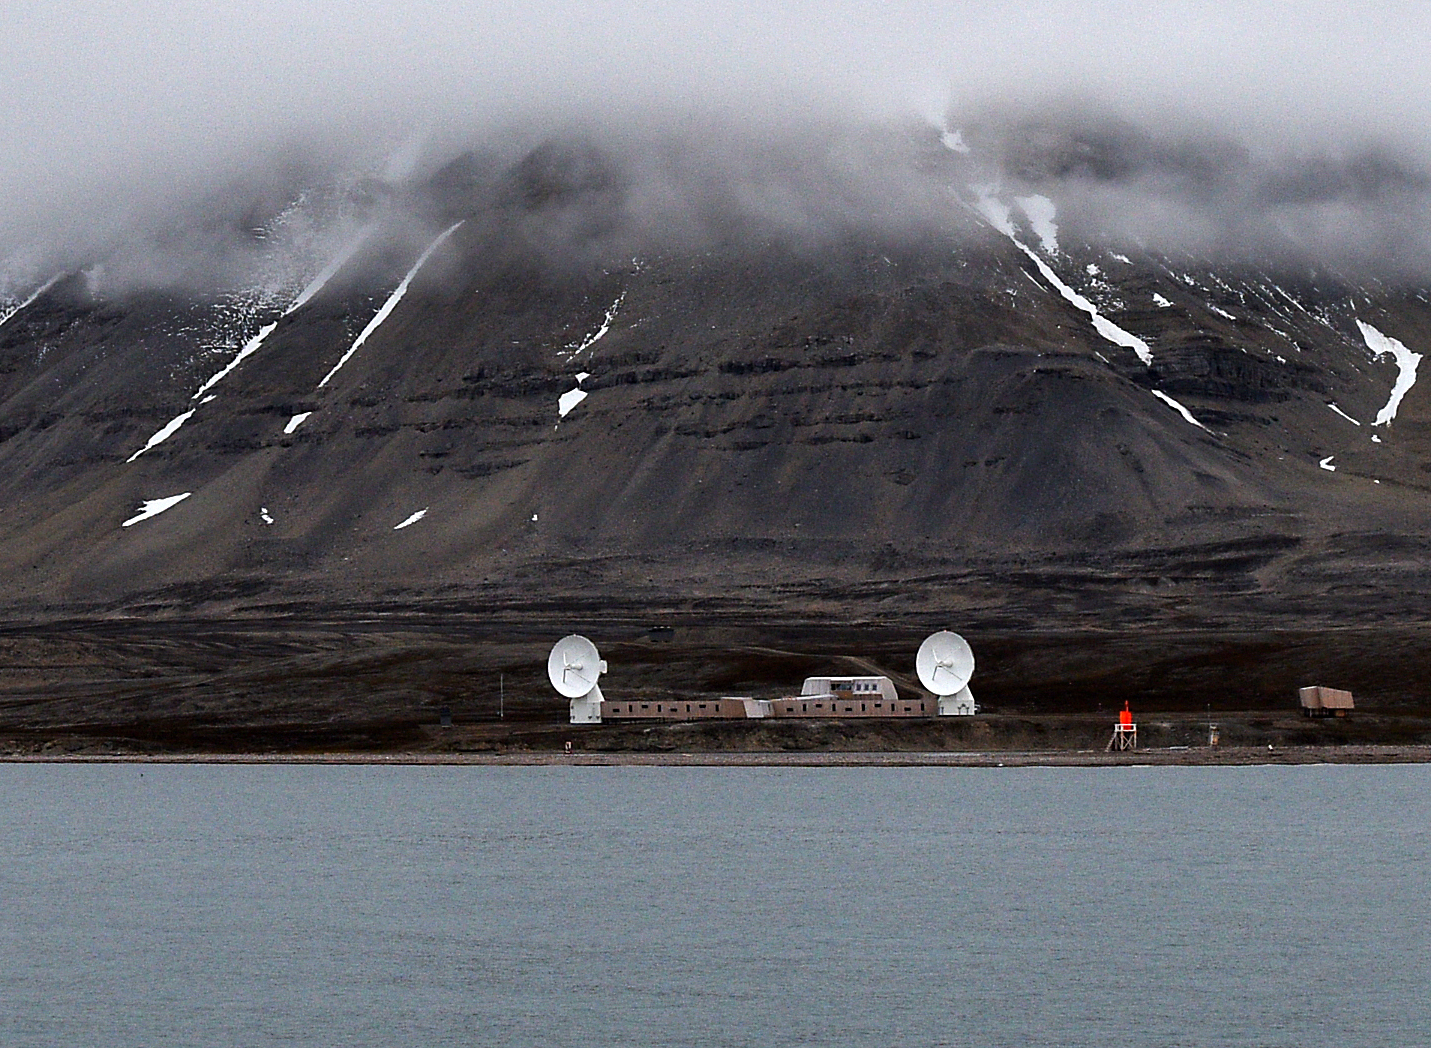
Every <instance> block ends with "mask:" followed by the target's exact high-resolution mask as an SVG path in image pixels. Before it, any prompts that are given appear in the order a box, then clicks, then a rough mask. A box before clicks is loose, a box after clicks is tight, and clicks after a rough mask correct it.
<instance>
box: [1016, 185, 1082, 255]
mask: <svg viewBox="0 0 1431 1048" xmlns="http://www.w3.org/2000/svg"><path fill="white" fill-rule="evenodd" d="M1015 202H1016V203H1017V204H1018V205H1019V207H1020V208H1021V209H1022V210H1023V213H1024V214H1025V215H1027V216H1028V220H1029V227H1030V228H1031V229H1033V231H1034V236H1036V237H1038V242H1039V246H1040V247H1042V248H1043V250H1044V253H1045V254H1049V255H1056V254H1058V226H1056V225H1054V224H1053V220H1054V218H1055V217H1056V216H1057V215H1058V209H1057V208H1055V207H1054V206H1053V201H1052V200H1050V199H1049V198H1048V197H1046V196H1026V197H1016V198H1015ZM1089 268H1090V271H1091V270H1093V267H1091V266H1090V267H1089Z"/></svg>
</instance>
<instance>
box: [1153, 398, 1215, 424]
mask: <svg viewBox="0 0 1431 1048" xmlns="http://www.w3.org/2000/svg"><path fill="white" fill-rule="evenodd" d="M1148 392H1149V393H1151V394H1153V396H1155V397H1157V398H1158V399H1159V400H1161V401H1162V402H1163V403H1164V404H1166V405H1167V406H1168V407H1170V408H1172V409H1173V410H1174V411H1176V412H1177V413H1178V414H1179V415H1181V416H1182V417H1183V418H1184V419H1186V420H1187V421H1188V422H1191V423H1192V424H1193V425H1194V426H1196V427H1197V428H1198V429H1201V430H1204V431H1206V432H1208V433H1211V432H1212V430H1210V429H1208V428H1207V427H1206V426H1204V425H1203V424H1202V423H1201V422H1199V421H1198V420H1197V419H1195V418H1193V413H1192V412H1191V411H1189V410H1188V409H1187V408H1185V407H1183V406H1182V405H1181V404H1179V403H1178V402H1177V401H1176V400H1174V399H1173V398H1172V397H1170V396H1168V395H1167V394H1166V393H1164V392H1163V391H1162V390H1161V389H1150V390H1149V391H1148Z"/></svg>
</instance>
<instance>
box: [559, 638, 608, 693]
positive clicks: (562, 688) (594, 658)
mask: <svg viewBox="0 0 1431 1048" xmlns="http://www.w3.org/2000/svg"><path fill="white" fill-rule="evenodd" d="M605 672H606V663H605V662H603V661H602V659H601V655H600V654H599V653H598V652H597V650H596V645H595V644H593V643H591V641H589V640H587V639H586V638H585V637H583V636H581V635H580V634H576V633H573V634H572V635H571V636H569V637H563V638H562V639H561V640H559V641H557V642H556V644H555V646H554V647H553V648H552V653H551V654H550V655H549V656H547V676H548V677H549V678H551V682H552V687H553V688H555V689H556V690H557V691H558V693H560V694H561V695H564V696H566V697H567V698H568V699H579V698H581V697H582V696H583V695H585V694H587V693H588V692H590V691H591V690H592V689H593V688H595V687H596V679H597V678H598V677H600V676H601V675H602V674H603V673H605Z"/></svg>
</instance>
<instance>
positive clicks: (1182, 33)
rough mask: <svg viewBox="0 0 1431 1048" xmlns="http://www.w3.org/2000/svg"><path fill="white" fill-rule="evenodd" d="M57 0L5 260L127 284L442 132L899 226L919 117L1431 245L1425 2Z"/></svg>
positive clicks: (1147, 185)
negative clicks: (1430, 237)
mask: <svg viewBox="0 0 1431 1048" xmlns="http://www.w3.org/2000/svg"><path fill="white" fill-rule="evenodd" d="M68 6H70V5H64V4H60V5H55V4H41V3H39V2H38V0H13V2H12V3H11V4H10V5H7V26H6V29H7V31H6V34H5V36H4V38H3V40H0V67H3V68H4V69H5V70H6V74H5V78H6V83H7V98H6V99H5V101H4V103H3V107H0V142H3V143H4V145H5V149H4V151H3V153H0V201H3V203H0V266H4V267H7V270H6V271H7V272H10V273H12V274H19V273H22V271H26V270H33V271H35V272H37V273H38V272H41V271H43V270H44V269H45V268H46V267H53V266H56V265H80V264H85V262H86V260H92V259H93V258H94V257H96V256H98V255H102V254H109V255H116V254H119V255H123V256H124V258H125V259H127V265H128V268H129V273H128V276H127V277H126V279H128V280H131V281H133V282H136V283H153V284H158V285H162V284H165V283H173V282H182V281H184V280H190V281H195V280H197V281H199V282H204V281H211V282H221V281H222V280H224V279H226V278H227V277H226V274H231V273H233V272H234V271H236V270H242V269H243V268H244V266H245V265H248V264H249V263H248V262H245V261H244V260H245V259H246V258H248V257H249V256H250V255H253V254H254V253H255V252H256V251H257V253H258V254H262V251H261V250H259V249H260V248H262V244H261V242H258V241H255V240H254V236H253V230H255V229H259V230H263V229H266V228H268V226H267V225H266V223H272V222H273V221H274V218H275V216H276V215H280V214H282V212H283V209H284V208H285V207H287V206H289V204H291V202H292V201H293V200H294V199H296V198H297V197H298V196H299V195H300V194H302V193H304V192H308V193H310V194H311V193H320V194H321V193H327V194H330V195H331V196H332V200H333V201H336V202H337V203H333V204H332V207H333V209H334V214H335V216H336V217H334V219H333V222H334V223H335V225H334V228H335V229H338V228H340V227H341V225H342V224H343V223H346V222H350V221H352V220H353V216H354V215H359V217H361V215H360V213H361V212H363V209H378V210H381V209H384V208H388V209H393V210H392V211H391V213H392V214H395V215H396V214H408V215H409V217H410V218H411V220H412V221H414V222H421V221H422V205H421V204H420V202H418V203H415V202H414V198H413V197H412V194H411V191H410V190H411V187H412V186H413V185H415V184H418V183H421V182H423V181H424V180H426V179H427V178H429V177H430V176H431V175H433V174H434V173H435V172H436V171H438V170H440V169H441V168H442V166H443V165H445V164H447V163H449V162H450V161H451V160H452V159H453V158H455V157H459V156H462V155H463V154H465V153H467V152H469V151H470V152H471V153H472V156H473V157H474V158H476V159H475V160H474V161H473V163H474V164H475V167H474V168H473V171H472V172H469V174H470V175H471V177H470V178H469V189H471V188H473V187H476V186H478V185H481V186H487V187H490V189H491V191H492V192H493V193H497V192H499V191H500V189H501V186H502V185H503V184H504V183H503V179H504V178H506V179H508V180H510V177H511V172H512V171H514V170H519V167H518V165H520V164H521V163H522V158H523V157H524V156H528V155H531V151H532V150H534V149H539V148H541V147H542V144H543V143H557V144H558V145H557V146H554V147H553V146H549V147H548V149H549V151H550V150H551V149H553V148H555V149H557V151H558V152H561V151H563V150H566V151H568V152H569V150H570V149H571V148H574V147H573V146H572V143H574V142H578V141H584V142H586V143H588V144H590V146H591V147H592V152H591V153H590V156H589V159H592V161H593V162H594V163H595V162H596V158H600V157H605V158H606V159H605V160H603V161H600V163H604V164H606V165H607V166H608V167H609V170H608V171H607V172H606V177H608V178H610V179H615V180H616V181H619V182H620V183H621V195H620V204H619V207H618V206H616V205H615V204H614V203H613V201H612V200H607V201H605V202H604V203H605V205H606V206H609V207H610V208H611V209H612V210H611V216H612V220H613V221H618V223H619V228H620V230H621V231H622V234H621V235H632V236H637V235H639V236H650V235H655V234H656V233H657V232H658V231H661V230H664V231H665V232H666V233H667V234H669V235H672V236H680V237H684V238H693V237H696V238H698V237H700V236H708V235H711V229H712V228H713V224H714V225H716V226H718V225H720V223H723V222H729V221H731V216H732V215H734V216H736V218H737V219H739V220H744V219H745V218H748V219H749V220H750V221H752V222H757V223H762V222H763V223H767V224H773V225H774V226H775V227H777V228H780V229H786V230H791V231H798V230H804V231H805V232H807V233H808V234H810V235H812V236H816V237H819V236H825V235H831V233H832V231H838V230H840V229H842V228H853V227H857V226H859V225H860V224H861V223H863V224H864V225H866V226H870V227H873V228H876V229H890V228H895V227H898V226H899V225H900V224H901V223H903V224H905V225H911V226H916V227H922V226H924V225H927V224H928V223H930V222H932V221H938V207H939V206H940V200H939V198H938V196H937V194H938V191H939V190H940V188H941V186H943V185H944V184H945V183H947V181H948V177H949V176H948V172H944V171H939V170H934V169H931V168H930V167H929V166H928V164H927V163H925V161H924V159H923V158H924V156H925V154H924V153H923V152H922V150H923V149H924V146H923V145H922V144H920V142H919V141H918V140H917V138H918V136H917V135H916V136H914V137H913V138H911V137H909V136H908V135H906V134H905V130H904V129H907V128H909V127H910V126H911V120H912V118H913V117H914V116H915V115H922V117H923V119H924V126H926V127H927V126H929V125H932V124H934V123H940V122H943V121H945V120H946V119H948V120H953V121H955V122H956V123H958V124H959V125H960V126H961V127H962V128H965V129H967V137H968V139H969V140H970V142H971V144H974V145H975V146H976V157H977V158H978V162H979V163H982V164H984V165H985V166H986V167H987V168H988V170H990V171H992V172H993V173H994V174H995V175H996V177H998V178H1000V179H1003V180H1005V181H1007V182H1008V183H1009V184H1010V185H1014V184H1018V185H1028V186H1033V185H1039V186H1043V187H1045V188H1046V189H1048V190H1049V191H1050V193H1051V194H1056V195H1057V196H1058V199H1059V201H1060V204H1061V213H1062V214H1061V219H1062V220H1067V217H1068V216H1074V220H1075V221H1077V222H1079V223H1081V224H1082V225H1083V226H1085V227H1086V228H1087V229H1088V230H1089V231H1090V232H1094V233H1096V232H1108V233H1109V234H1110V235H1115V236H1119V237H1124V238H1127V239H1130V240H1135V241H1138V242H1142V243H1147V244H1149V245H1150V246H1172V247H1177V248H1179V249H1187V250H1196V251H1205V252H1216V253H1223V254H1230V255H1234V256H1239V255H1240V256H1247V255H1252V254H1256V253H1258V252H1266V251H1271V250H1274V249H1275V250H1277V251H1282V252H1285V253H1288V254H1289V255H1292V254H1296V253H1298V252H1304V253H1306V254H1307V255H1308V256H1311V257H1321V258H1327V259H1330V260H1333V261H1335V262H1337V263H1338V264H1358V265H1383V266H1387V267H1389V268H1392V269H1395V270H1397V271H1403V272H1425V271H1426V270H1427V269H1428V268H1431V265H1428V262H1427V259H1428V258H1431V244H1428V243H1427V238H1426V236H1425V234H1424V233H1421V232H1419V230H1420V226H1421V225H1423V224H1425V223H1424V219H1425V217H1426V214H1427V202H1428V193H1427V188H1426V187H1427V183H1426V179H1425V177H1424V172H1425V171H1426V170H1427V169H1428V158H1427V156H1426V146H1425V144H1424V143H1425V142H1427V141H1428V140H1431V136H1428V132H1431V82H1428V80H1427V78H1425V77H1424V76H1423V75H1422V71H1421V67H1422V65H1423V63H1424V53H1423V52H1424V42H1423V41H1422V39H1421V38H1422V37H1423V36H1424V34H1422V33H1421V32H1420V29H1419V26H1420V23H1421V21H1423V20H1424V11H1423V10H1422V8H1421V5H1419V4H1416V3H1384V2H1383V3H1368V2H1342V3H1331V2H1326V0H1315V2H1311V3H1306V4H1299V5H1297V7H1296V11H1295V15H1296V17H1295V18H1292V17H1291V16H1290V14H1289V11H1288V8H1287V5H1285V4H1283V3H1274V2H1271V0H1262V2H1242V3H1236V2H1232V3H1228V2H1220V3H1216V2H1211V0H1202V2H1195V0H1181V2H1174V0H1142V2H1138V3H1133V2H1124V0H1088V2H1085V3H1072V2H1065V0H1033V2H1029V3H1024V4H1019V5H1008V4H1004V3H993V2H991V0H976V2H971V3H965V4H958V5H952V4H948V3H947V2H941V3H935V2H898V0H896V2H892V3H890V2H883V3H876V2H873V0H869V2H865V0H826V2H823V3H820V4H818V5H816V4H813V3H801V2H794V3H792V2H785V3H780V4H776V3H774V2H772V0H745V2H731V3H726V4H722V5H716V6H712V5H705V6H703V7H701V8H700V9H699V10H698V11H697V10H691V9H686V8H683V7H682V6H681V5H672V4H669V3H657V2H655V0H641V2H634V0H626V2H618V3H614V4H595V3H592V2H590V0H565V2H563V0H558V2H556V3H554V4H547V5H540V6H539V7H531V6H530V5H529V6H527V7H519V6H515V5H505V4H503V5H499V4H495V3H487V2H479V3H474V4H464V5H453V4H450V3H438V2H435V0H409V2H406V3H396V2H393V0H367V2H362V3H359V2H356V0H346V2H345V0H338V2H330V3H325V4H321V5H319V4H315V3H311V2H303V3H300V2H294V0H271V2H266V3H260V2H258V0H235V2H234V3H230V4H224V5H213V4H209V3H200V2H197V0H169V2H165V3H158V2H157V0H141V2H138V3H135V4H129V5H98V4H87V5H76V6H78V7H80V8H81V9H79V10H66V8H67V7H68ZM913 123H914V124H915V125H917V124H918V120H914V121H913ZM881 136H885V139H884V140H883V141H882V140H881ZM901 136H903V137H901ZM663 143H664V144H663ZM538 160H540V155H538ZM529 166H530V164H529ZM598 166H599V165H598ZM960 177H963V176H962V175H960ZM941 180H943V181H941ZM612 184H613V185H614V184H615V183H614V182H613V183H612ZM473 191H474V192H475V191H476V190H475V189H473ZM484 191H485V190H484ZM589 203H592V204H593V207H594V208H595V207H596V205H599V204H602V203H603V202H602V201H600V200H597V199H596V198H595V197H593V198H591V200H590V201H589ZM345 209H346V210H345ZM536 210H538V211H539V210H540V209H536ZM588 210H591V209H588ZM598 210H599V208H598ZM553 214H555V212H552V213H549V214H548V215H547V217H548V218H551V217H552V215H553ZM566 217H567V218H571V217H572V216H571V215H570V214H568V215H567V216H566ZM588 217H589V216H588ZM581 232H582V231H581V230H579V229H578V230H572V229H566V230H565V231H559V232H555V233H554V232H552V231H551V230H548V233H549V234H550V235H551V236H552V237H553V242H554V243H555V242H558V241H561V240H562V239H563V237H565V238H566V240H568V241H571V240H573V239H580V236H578V234H580V233H581ZM598 232H600V231H598ZM316 235H317V234H315V236H316ZM335 235H336V234H335ZM602 235H606V236H608V238H609V239H610V242H611V243H613V244H615V243H616V242H617V240H618V239H619V238H615V239H611V238H612V237H613V236H614V234H612V232H611V230H607V231H606V232H605V233H604V234H602ZM320 239H321V238H320ZM588 239H589V238H588ZM260 240H261V238H260ZM138 244H143V245H145V248H144V249H143V250H138V249H134V248H133V245H138ZM256 244H257V247H256V246H255V245H256ZM119 245H130V248H127V249H123V250H121V249H120V247H119ZM315 250H316V249H315ZM195 274H199V275H198V276H195ZM0 279H6V278H5V276H4V274H3V273H0ZM12 279H13V280H15V281H17V282H18V281H21V279H22V278H21V277H20V276H15V277H13V278H12ZM0 291H3V288H0Z"/></svg>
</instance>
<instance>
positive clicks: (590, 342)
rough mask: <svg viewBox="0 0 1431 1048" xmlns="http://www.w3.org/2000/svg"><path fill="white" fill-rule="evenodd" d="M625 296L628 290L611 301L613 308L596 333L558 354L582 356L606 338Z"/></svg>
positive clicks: (608, 311)
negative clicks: (566, 351)
mask: <svg viewBox="0 0 1431 1048" xmlns="http://www.w3.org/2000/svg"><path fill="white" fill-rule="evenodd" d="M625 298H626V292H624V291H623V292H621V294H619V295H617V296H616V301H615V302H613V303H611V308H610V309H608V310H607V311H606V317H605V319H603V320H602V321H601V326H600V327H599V328H597V329H596V333H595V334H593V335H591V336H590V337H588V338H587V339H586V341H584V342H582V343H581V344H579V345H578V344H576V343H572V344H571V345H570V346H568V347H567V349H569V350H570V351H571V352H569V353H561V354H558V356H566V357H577V356H580V355H581V354H583V353H585V352H586V351H587V350H588V349H590V348H591V347H592V346H594V345H596V344H597V343H598V342H600V341H601V340H602V339H603V338H605V337H606V333H607V332H608V331H610V330H611V322H612V321H613V320H615V319H616V311H617V310H618V309H620V308H621V302H622V300H623V299H625Z"/></svg>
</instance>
